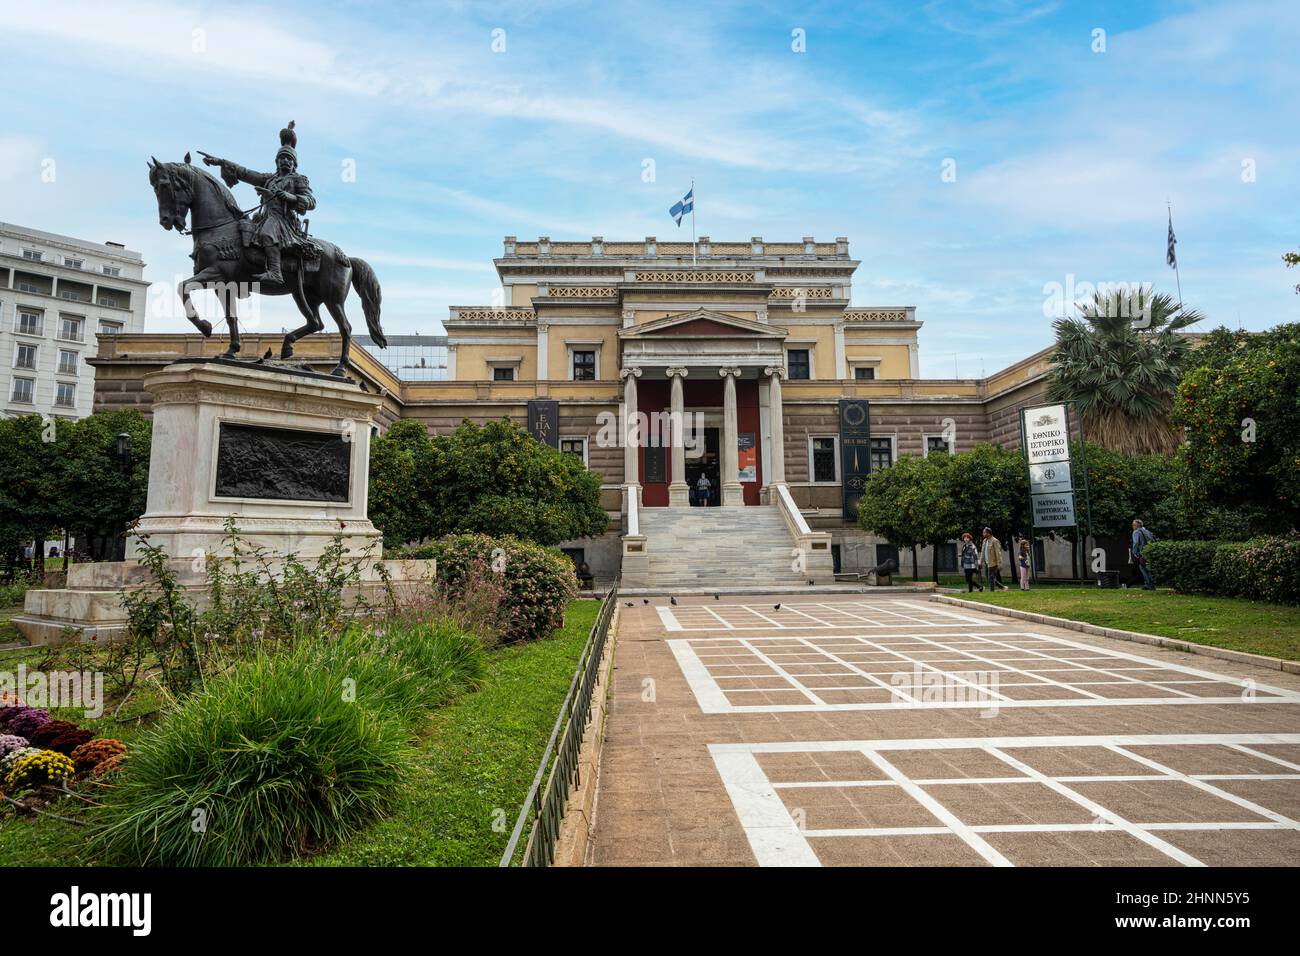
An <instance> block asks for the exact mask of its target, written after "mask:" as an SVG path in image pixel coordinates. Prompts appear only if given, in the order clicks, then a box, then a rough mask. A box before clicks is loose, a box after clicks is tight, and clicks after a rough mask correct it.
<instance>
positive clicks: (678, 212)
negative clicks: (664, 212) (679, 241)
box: [668, 186, 695, 227]
mask: <svg viewBox="0 0 1300 956" xmlns="http://www.w3.org/2000/svg"><path fill="white" fill-rule="evenodd" d="M694 211H695V187H694V186H692V187H691V188H690V189H689V190H688V191H687V193H686V195H685V196H683V197H682V199H681V202H677V203H673V207H672V208H671V209H669V210H668V215H670V216H672V217H673V219H674V220H676V222H677V225H678V226H679V227H680V226H681V224H682V217H683V216H685V215H686V214H687V213H688V212H694Z"/></svg>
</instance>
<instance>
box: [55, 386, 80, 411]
mask: <svg viewBox="0 0 1300 956" xmlns="http://www.w3.org/2000/svg"><path fill="white" fill-rule="evenodd" d="M54 388H55V391H54V404H55V405H58V406H60V407H61V408H72V407H73V406H74V405H76V404H77V386H76V385H74V384H72V383H71V382H59V383H58V384H57V385H55V386H54Z"/></svg>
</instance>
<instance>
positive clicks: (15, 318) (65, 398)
mask: <svg viewBox="0 0 1300 956" xmlns="http://www.w3.org/2000/svg"><path fill="white" fill-rule="evenodd" d="M148 288H149V283H148V282H146V281H145V280H144V260H143V258H142V257H141V255H140V253H138V252H132V251H130V250H129V249H126V248H125V247H123V246H122V245H121V244H119V243H114V242H106V243H99V242H86V241H85V240H82V239H73V238H71V237H69V236H59V235H55V234H54V233H49V232H41V231H40V230H38V229H28V228H26V227H23V226H15V225H13V224H11V223H7V222H0V401H2V402H3V405H2V406H0V408H2V409H3V414H5V415H6V416H9V417H12V416H16V415H30V414H33V413H34V414H41V415H45V414H49V415H63V416H67V417H69V418H84V417H85V416H87V415H89V414H90V413H91V411H92V407H93V405H94V398H95V370H94V368H93V367H91V366H90V365H88V364H86V361H85V360H86V358H88V357H90V356H93V355H94V354H95V352H96V350H97V338H98V336H100V335H104V334H116V333H134V332H141V331H143V330H144V313H145V296H146V293H147V291H148Z"/></svg>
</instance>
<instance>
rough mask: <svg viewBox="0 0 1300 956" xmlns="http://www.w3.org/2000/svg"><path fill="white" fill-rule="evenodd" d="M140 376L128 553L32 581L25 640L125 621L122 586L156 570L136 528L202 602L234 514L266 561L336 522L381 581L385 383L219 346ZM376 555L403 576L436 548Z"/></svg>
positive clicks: (369, 575) (367, 574)
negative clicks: (373, 439) (377, 434)
mask: <svg viewBox="0 0 1300 956" xmlns="http://www.w3.org/2000/svg"><path fill="white" fill-rule="evenodd" d="M144 386H145V388H146V389H147V390H148V391H149V392H150V393H151V394H152V396H153V439H152V444H151V447H150V455H149V491H148V498H147V504H146V507H145V513H144V515H143V516H142V517H141V519H140V521H139V522H138V523H137V525H136V536H135V537H133V538H132V539H131V541H129V542H128V548H127V555H128V560H126V561H122V562H107V563H99V564H76V565H73V566H72V568H70V570H69V574H68V586H67V587H66V588H58V589H48V590H40V591H30V592H28V594H27V599H26V603H25V605H24V609H23V614H22V615H21V616H19V617H17V618H15V619H14V623H15V625H16V626H17V627H18V629H19V631H21V632H22V633H23V634H24V635H25V636H27V637H28V639H29V640H32V641H33V642H34V643H49V642H51V641H54V640H58V639H61V638H62V637H63V636H65V635H66V634H68V632H69V631H71V632H72V633H73V634H78V635H80V636H82V637H90V636H94V637H96V638H97V639H104V638H111V637H112V636H113V635H114V634H115V633H117V632H119V631H121V630H122V629H123V627H124V626H125V622H126V615H125V613H124V612H123V610H122V607H121V594H122V592H123V591H124V590H128V589H131V588H138V587H148V586H149V584H150V579H149V574H148V571H147V569H145V568H143V567H142V566H141V565H140V564H139V560H138V559H139V557H140V554H141V545H142V541H143V540H147V541H148V543H149V545H150V546H152V547H158V548H161V549H162V550H163V551H164V552H165V553H166V554H167V555H168V557H169V559H170V561H171V565H172V567H173V569H174V570H175V571H176V572H177V575H178V580H179V581H180V583H181V584H182V586H184V587H185V588H186V589H187V591H189V592H190V594H191V596H192V599H193V600H194V601H195V603H196V604H199V605H200V606H201V605H202V604H204V603H205V597H206V595H205V593H204V592H205V591H206V587H205V584H206V572H205V570H204V569H205V566H206V561H207V559H208V558H209V557H212V558H216V559H222V558H227V557H229V556H230V547H229V543H228V542H227V541H226V540H225V539H226V535H227V531H226V527H225V526H226V522H227V521H228V520H233V521H234V523H235V526H236V527H237V529H238V531H239V535H240V538H241V539H242V544H241V547H242V548H243V549H251V548H260V549H263V550H264V551H265V552H266V553H267V554H269V555H270V556H271V561H270V566H271V568H272V570H273V571H275V570H278V569H279V568H281V567H282V566H283V558H284V556H286V555H290V554H293V555H297V557H298V559H299V560H301V561H302V562H303V563H305V564H307V565H308V566H311V565H312V564H313V563H314V561H315V559H317V558H318V557H320V555H321V554H322V553H323V552H324V551H325V549H326V548H328V547H329V546H330V545H331V544H332V542H333V541H334V539H335V537H336V536H340V535H341V537H342V542H343V544H344V546H345V547H346V548H347V549H348V555H347V556H348V557H349V558H361V557H362V556H363V555H369V558H368V559H366V560H365V561H364V562H363V564H362V574H361V582H362V589H363V590H364V589H372V588H378V587H379V586H380V581H381V575H380V574H379V572H378V571H377V570H376V569H375V567H374V565H375V563H376V562H377V561H378V560H379V559H380V557H381V547H382V536H381V534H380V532H379V531H378V529H376V528H375V526H374V525H373V524H372V523H371V522H370V519H369V518H368V517H366V495H367V491H368V478H369V467H370V431H371V425H372V422H373V420H374V417H375V414H376V413H377V411H378V409H379V407H380V398H379V396H377V395H373V394H369V393H367V392H363V391H361V389H360V387H359V386H358V385H357V384H356V383H354V382H352V381H350V380H347V379H342V378H334V377H331V376H325V375H319V374H314V373H308V372H298V371H296V370H295V371H288V370H278V369H276V367H275V366H266V367H261V366H259V365H256V364H251V363H242V362H229V361H222V360H182V361H179V362H175V363H172V364H171V365H168V366H166V367H164V368H162V369H160V370H159V371H157V372H153V373H151V374H150V375H147V376H146V377H145V379H144ZM384 564H385V566H386V570H387V576H388V577H389V579H390V580H392V581H394V582H396V583H397V584H398V585H401V586H405V585H408V584H410V585H414V584H415V583H417V582H421V583H422V582H423V581H425V580H428V579H430V578H431V577H432V570H433V568H432V562H424V561H388V562H384Z"/></svg>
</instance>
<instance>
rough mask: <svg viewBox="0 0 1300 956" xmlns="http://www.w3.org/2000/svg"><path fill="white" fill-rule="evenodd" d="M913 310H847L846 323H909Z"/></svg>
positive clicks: (845, 312)
mask: <svg viewBox="0 0 1300 956" xmlns="http://www.w3.org/2000/svg"><path fill="white" fill-rule="evenodd" d="M911 311H912V310H911V309H845V310H844V321H845V322H909V321H912V319H913V317H912V315H910V314H909V313H910V312H911Z"/></svg>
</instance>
